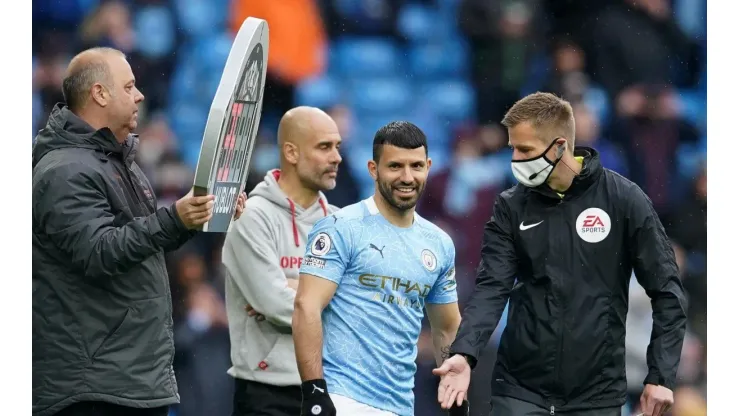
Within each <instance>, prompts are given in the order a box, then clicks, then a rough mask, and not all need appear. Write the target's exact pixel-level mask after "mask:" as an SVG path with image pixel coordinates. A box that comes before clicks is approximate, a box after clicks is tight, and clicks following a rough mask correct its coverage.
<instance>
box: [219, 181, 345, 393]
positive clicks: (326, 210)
mask: <svg viewBox="0 0 740 416" xmlns="http://www.w3.org/2000/svg"><path fill="white" fill-rule="evenodd" d="M279 178H280V171H279V170H277V169H276V170H272V171H270V172H267V175H266V176H265V180H264V181H263V182H261V183H260V184H259V185H257V186H256V187H255V188H254V190H253V191H252V192H251V193H250V194H249V198H248V199H247V204H246V207H245V209H244V213H243V214H242V216H241V217H240V218H239V220H238V221H234V222H233V223H232V225H231V227H230V228H229V231H228V232H227V234H226V241H225V242H224V247H223V254H222V255H223V263H224V266H225V269H226V312H227V314H228V319H229V332H230V336H231V362H232V367H231V368H230V369H229V371H228V373H229V374H230V375H231V376H232V377H235V378H239V379H243V380H250V381H256V382H260V383H264V384H270V385H275V386H289V385H299V384H301V380H300V376H299V375H298V366H297V364H296V359H295V348H294V347H293V337H292V330H291V321H292V316H293V301H294V300H295V294H296V292H295V290H293V289H291V288H290V287H288V286H287V282H288V279H298V272H299V269H300V264H301V261H302V259H303V254H304V252H305V249H306V239H307V238H308V233H309V231H311V228H313V225H314V224H315V223H316V222H317V221H318V220H319V219H321V218H323V217H324V216H327V215H331V214H332V213H333V212H335V211H336V210H337V208H336V207H334V206H330V205H329V204H328V203H327V201H326V197H325V196H324V195H323V194H321V193H319V199H318V200H317V201H316V203H314V204H313V205H312V206H311V207H309V208H308V209H303V208H302V207H300V206H299V205H297V204H295V203H294V202H293V201H291V200H290V198H288V196H287V195H286V194H285V193H284V192H283V191H282V189H280V187H279V186H278V182H277V181H278V179H279ZM247 304H249V305H251V306H252V307H253V308H254V309H255V310H256V311H258V312H259V313H261V314H262V315H264V316H265V320H263V321H258V320H257V319H255V318H250V317H249V316H248V315H247V312H246V310H245V306H246V305H247Z"/></svg>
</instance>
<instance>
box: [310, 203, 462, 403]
mask: <svg viewBox="0 0 740 416" xmlns="http://www.w3.org/2000/svg"><path fill="white" fill-rule="evenodd" d="M308 241H309V244H308V245H307V247H306V254H305V256H304V259H303V263H302V266H301V273H305V274H310V275H314V276H318V277H321V278H324V279H328V280H331V281H332V282H335V283H337V285H338V287H337V291H336V293H335V295H334V297H333V298H332V300H331V301H330V302H329V304H328V305H327V307H326V308H325V309H324V311H323V314H322V324H323V333H324V346H323V365H324V377H325V378H326V382H327V386H328V387H329V391H330V392H331V393H334V394H339V395H343V396H346V397H349V398H351V399H354V400H356V401H358V402H360V403H364V404H366V405H369V406H373V407H376V408H378V409H382V410H386V411H389V412H393V413H396V414H398V415H403V416H406V415H409V416H410V415H413V414H414V394H413V388H414V374H415V372H416V362H415V360H416V354H417V347H416V343H417V340H418V339H419V333H420V331H421V320H422V318H423V316H424V306H425V304H427V303H437V304H444V303H451V302H457V285H456V281H455V247H454V245H453V243H452V239H451V238H450V237H449V236H448V235H447V233H445V232H444V231H442V230H441V229H440V228H439V227H437V226H436V225H434V224H432V223H431V222H429V221H427V220H425V219H424V218H422V217H421V216H419V215H418V214H417V215H415V220H414V223H413V225H412V226H411V227H409V228H401V227H397V226H394V225H392V224H391V223H389V222H388V221H387V220H386V219H385V217H383V216H382V215H381V214H380V213H379V212H378V208H377V206H376V205H375V202H374V200H373V199H372V197H371V198H369V199H366V200H364V201H361V202H358V203H356V204H353V205H350V206H348V207H346V208H344V209H342V210H340V211H337V212H336V213H335V214H334V215H331V216H329V217H325V218H323V219H322V220H320V221H319V222H317V223H316V225H315V226H314V228H313V229H312V230H311V233H310V234H309V239H308Z"/></svg>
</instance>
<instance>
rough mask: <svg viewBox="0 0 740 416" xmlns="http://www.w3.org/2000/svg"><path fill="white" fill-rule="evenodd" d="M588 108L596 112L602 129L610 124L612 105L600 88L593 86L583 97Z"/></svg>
mask: <svg viewBox="0 0 740 416" xmlns="http://www.w3.org/2000/svg"><path fill="white" fill-rule="evenodd" d="M583 99H584V101H585V103H586V105H587V106H588V108H589V109H590V110H591V111H593V112H594V114H595V115H596V117H597V118H598V120H599V123H600V124H601V126H602V128H603V127H605V126H606V125H607V123H608V122H609V117H610V115H611V103H610V100H609V95H608V94H607V93H606V91H605V90H604V89H602V88H600V87H598V86H595V85H592V86H591V87H590V88H589V89H588V90H587V91H586V94H585V97H583Z"/></svg>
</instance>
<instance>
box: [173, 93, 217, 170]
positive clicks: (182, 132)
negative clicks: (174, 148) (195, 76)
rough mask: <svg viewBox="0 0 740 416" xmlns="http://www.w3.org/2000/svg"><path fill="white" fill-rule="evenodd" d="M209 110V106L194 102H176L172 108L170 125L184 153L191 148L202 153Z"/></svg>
mask: <svg viewBox="0 0 740 416" xmlns="http://www.w3.org/2000/svg"><path fill="white" fill-rule="evenodd" d="M209 104H210V103H209ZM209 109H210V108H209V105H204V104H202V103H197V102H192V101H181V102H175V103H173V104H172V105H171V106H170V110H169V114H168V119H169V124H170V126H171V127H172V131H173V132H174V133H175V135H176V136H177V138H178V139H179V143H180V148H181V150H182V151H183V152H184V153H185V152H188V151H189V150H192V149H190V148H191V147H195V148H196V150H197V151H198V152H199V151H200V143H201V141H202V139H203V131H204V130H205V127H206V121H207V120H208V112H209ZM196 162H197V158H196ZM193 166H194V165H193Z"/></svg>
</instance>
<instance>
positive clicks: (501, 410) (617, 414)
mask: <svg viewBox="0 0 740 416" xmlns="http://www.w3.org/2000/svg"><path fill="white" fill-rule="evenodd" d="M550 414H551V413H550V410H549V409H543V408H541V407H539V406H536V405H534V404H532V403H529V402H525V401H522V400H519V399H515V398H513V397H505V396H493V397H492V398H491V414H490V415H489V416H550ZM621 414H622V408H621V407H613V408H606V409H593V410H575V411H572V412H559V411H558V410H557V409H555V415H556V416H558V415H567V416H621Z"/></svg>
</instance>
